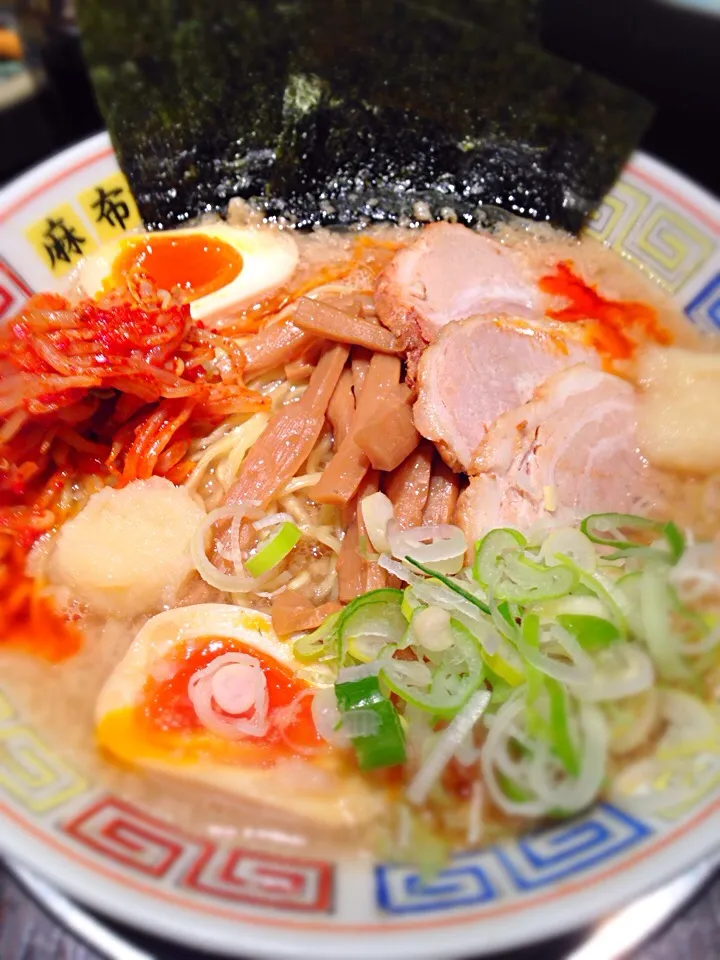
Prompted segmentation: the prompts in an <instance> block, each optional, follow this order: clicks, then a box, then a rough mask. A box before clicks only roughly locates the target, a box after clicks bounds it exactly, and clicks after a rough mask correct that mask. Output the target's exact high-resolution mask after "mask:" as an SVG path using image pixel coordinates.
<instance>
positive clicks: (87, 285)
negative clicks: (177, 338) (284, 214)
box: [78, 223, 298, 320]
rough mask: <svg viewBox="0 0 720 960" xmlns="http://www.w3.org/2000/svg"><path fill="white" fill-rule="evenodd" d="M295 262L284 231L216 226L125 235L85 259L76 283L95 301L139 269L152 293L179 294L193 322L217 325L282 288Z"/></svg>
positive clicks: (291, 243) (294, 246) (293, 249)
mask: <svg viewBox="0 0 720 960" xmlns="http://www.w3.org/2000/svg"><path fill="white" fill-rule="evenodd" d="M297 262H298V248H297V244H296V243H295V240H294V239H293V238H292V237H291V236H289V234H288V233H287V232H286V231H281V230H279V229H273V228H269V227H266V228H257V229H251V228H241V227H231V226H229V225H228V224H226V223H217V224H207V225H204V226H198V227H188V228H187V229H183V230H169V231H167V232H158V233H135V234H128V235H127V236H124V237H121V238H120V239H118V240H115V241H113V242H112V243H107V244H105V245H104V246H102V247H101V248H100V249H99V250H98V251H97V252H96V253H94V254H93V255H92V256H89V257H88V258H87V260H86V261H85V262H84V263H83V264H82V266H81V267H80V272H79V277H78V279H79V282H80V284H81V286H82V287H83V289H84V290H85V292H86V293H87V294H88V295H89V296H91V297H96V296H98V295H99V294H102V293H105V292H107V291H109V290H112V289H113V288H114V287H117V286H119V285H121V284H122V283H123V280H124V278H125V277H126V276H127V275H128V273H130V271H132V270H133V269H136V268H139V269H140V270H142V271H143V272H144V273H145V274H146V275H147V276H148V277H150V278H151V279H152V280H153V281H154V283H155V285H156V286H157V287H158V289H160V290H174V291H176V292H179V293H180V294H181V296H182V297H183V298H184V300H185V301H186V302H189V304H190V313H191V315H192V317H193V318H194V319H195V320H218V319H220V318H222V317H223V316H224V315H227V314H230V313H232V312H233V311H236V310H239V309H242V308H244V307H248V306H251V305H252V304H253V303H255V302H257V301H258V300H259V299H261V298H262V297H263V296H265V295H266V294H267V293H269V292H270V291H272V290H274V289H275V288H276V287H280V286H281V285H282V284H284V283H286V282H287V281H288V280H289V279H290V278H291V277H292V275H293V273H294V272H295V268H296V267H297Z"/></svg>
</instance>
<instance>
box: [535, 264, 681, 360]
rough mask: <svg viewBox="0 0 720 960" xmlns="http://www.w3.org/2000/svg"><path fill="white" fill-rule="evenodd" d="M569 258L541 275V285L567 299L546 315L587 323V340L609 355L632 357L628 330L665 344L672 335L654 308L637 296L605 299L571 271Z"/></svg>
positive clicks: (623, 357) (570, 321)
mask: <svg viewBox="0 0 720 960" xmlns="http://www.w3.org/2000/svg"><path fill="white" fill-rule="evenodd" d="M572 266H573V265H572V263H570V262H569V261H566V262H563V263H558V265H557V267H556V269H555V273H554V274H548V275H547V276H544V277H542V278H541V279H540V289H541V290H542V291H543V292H544V293H549V294H551V295H552V296H557V297H564V298H565V299H566V300H567V301H568V303H567V305H566V306H564V307H561V308H559V309H557V310H548V311H547V315H548V316H549V317H552V319H553V320H560V321H562V322H563V323H577V322H583V321H584V322H588V321H589V323H590V342H591V343H592V345H593V346H594V347H595V348H596V349H597V350H598V351H599V352H600V353H602V354H605V355H606V356H608V357H610V358H612V359H617V360H621V359H627V358H629V357H631V356H632V355H633V353H634V351H635V348H636V346H637V343H636V341H635V340H634V339H633V338H632V336H631V332H632V331H633V330H636V331H637V332H638V333H641V334H642V338H643V339H647V338H650V339H651V340H654V341H655V342H656V343H660V344H663V345H666V344H668V343H671V342H672V337H671V335H670V334H669V333H668V331H667V330H665V329H663V328H662V327H661V326H660V324H659V322H658V318H657V313H656V312H655V310H654V309H653V308H652V307H650V306H649V305H648V304H646V303H640V302H639V301H636V300H608V299H607V298H606V297H603V296H601V295H600V294H599V293H598V292H597V289H596V288H595V287H592V286H590V284H588V283H586V282H585V281H584V280H583V279H582V278H581V277H579V276H577V274H575V273H573V269H572Z"/></svg>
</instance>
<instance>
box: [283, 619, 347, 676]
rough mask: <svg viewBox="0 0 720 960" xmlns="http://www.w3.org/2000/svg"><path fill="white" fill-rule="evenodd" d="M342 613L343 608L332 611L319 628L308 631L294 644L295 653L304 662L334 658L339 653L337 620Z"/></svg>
mask: <svg viewBox="0 0 720 960" xmlns="http://www.w3.org/2000/svg"><path fill="white" fill-rule="evenodd" d="M341 614H342V611H341V610H338V612H337V613H331V614H330V616H329V617H326V618H325V620H324V621H323V622H322V623H321V624H320V626H319V627H318V628H317V630H313V632H312V633H306V634H305V636H303V637H298V639H297V640H296V641H295V643H294V644H293V653H294V655H295V657H296V658H297V659H298V660H301V661H302V662H303V663H314V662H315V661H317V660H329V659H334V657H335V656H336V654H337V629H336V627H337V622H338V620H339V619H340V616H341Z"/></svg>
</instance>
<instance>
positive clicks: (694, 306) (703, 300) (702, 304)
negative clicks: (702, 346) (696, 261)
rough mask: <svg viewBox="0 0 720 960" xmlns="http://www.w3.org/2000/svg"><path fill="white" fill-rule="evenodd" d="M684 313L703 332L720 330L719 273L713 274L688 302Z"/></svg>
mask: <svg viewBox="0 0 720 960" xmlns="http://www.w3.org/2000/svg"><path fill="white" fill-rule="evenodd" d="M685 313H686V314H687V316H688V317H689V318H690V319H691V320H692V322H693V323H694V324H696V326H698V327H700V328H701V329H703V330H708V331H713V332H717V331H718V330H720V273H717V274H715V276H714V277H712V279H711V280H709V281H708V283H706V284H705V286H704V287H703V288H702V290H701V291H700V292H699V293H698V294H697V295H696V296H695V297H694V298H693V299H692V300H691V301H690V303H689V304H688V305H687V306H686V307H685Z"/></svg>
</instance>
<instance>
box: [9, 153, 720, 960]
mask: <svg viewBox="0 0 720 960" xmlns="http://www.w3.org/2000/svg"><path fill="white" fill-rule="evenodd" d="M139 222H140V221H139V216H138V214H137V211H136V209H135V205H134V202H133V200H132V196H131V194H130V192H129V190H128V187H127V183H126V182H125V180H124V177H123V175H122V173H121V172H120V170H119V168H118V165H117V162H116V160H115V157H114V155H113V151H112V148H111V145H110V142H109V139H108V137H107V136H106V135H105V134H100V135H98V136H96V137H93V138H91V139H89V140H87V141H85V142H83V143H81V144H79V145H77V146H75V147H73V148H71V149H70V150H67V151H65V152H64V153H62V154H60V155H58V156H56V157H54V158H53V159H51V160H49V161H47V162H46V163H44V164H42V165H40V166H39V167H37V168H36V169H34V170H33V171H31V172H30V173H28V174H27V175H25V176H24V177H22V178H21V179H20V180H18V181H16V182H15V183H13V184H11V185H10V186H8V187H6V188H5V189H4V190H2V191H1V192H0V318H3V319H5V318H7V317H9V316H11V315H13V314H14V313H15V312H16V311H17V310H18V309H19V308H20V306H21V305H22V304H23V302H24V301H25V300H26V299H27V298H28V297H29V296H30V295H31V294H32V293H33V292H35V291H39V290H45V289H49V288H53V287H57V286H59V285H60V284H62V282H63V278H65V277H66V276H68V275H69V274H70V273H71V271H72V270H73V268H74V266H75V265H76V263H77V262H78V261H79V260H80V259H81V258H82V257H84V256H86V255H88V254H91V253H92V252H93V251H94V250H96V249H97V248H98V247H100V245H101V244H103V243H105V242H107V241H109V240H113V239H115V238H117V237H119V236H121V235H122V234H123V233H124V232H125V231H127V230H130V229H132V228H133V227H136V226H137V225H138V224H139ZM587 231H588V232H589V233H590V234H591V235H592V236H593V237H595V238H597V239H598V240H600V241H601V242H602V243H604V244H606V245H607V246H608V247H610V248H611V249H613V250H614V251H615V252H617V253H618V254H620V255H621V256H622V257H623V258H625V259H626V260H627V261H629V262H631V263H632V264H633V265H635V266H636V267H637V268H639V269H640V270H642V271H643V272H644V273H645V274H646V275H647V276H649V277H650V278H651V279H652V281H653V282H655V283H656V284H658V285H659V286H660V287H661V288H662V289H663V290H664V291H665V292H666V293H667V294H669V295H670V296H671V297H672V298H673V300H674V302H675V303H676V304H677V305H678V306H679V307H680V308H681V309H682V310H683V311H684V313H685V315H686V317H687V318H688V320H689V322H690V323H692V324H694V325H695V326H696V327H697V328H698V329H700V330H702V331H704V332H706V333H710V334H712V333H716V332H720V203H718V202H717V201H716V200H714V199H713V198H712V197H710V196H709V195H707V194H706V193H704V192H703V191H702V190H700V189H699V188H698V187H696V186H694V185H693V184H692V183H690V182H689V181H687V180H686V179H684V178H683V177H682V176H680V175H678V174H677V173H675V172H673V171H672V170H670V169H668V168H667V167H665V166H664V165H662V164H660V163H658V162H657V161H656V160H653V159H652V158H650V157H648V156H645V155H643V154H635V155H634V156H633V158H632V159H631V161H630V163H629V164H628V165H627V167H626V169H625V170H624V172H623V174H622V176H621V178H620V179H619V181H618V182H617V183H616V184H615V186H614V187H613V189H612V191H611V192H610V193H609V194H608V196H607V197H606V198H605V200H604V202H603V204H602V205H601V207H600V209H599V210H598V211H597V212H596V214H595V216H594V217H593V219H592V220H591V222H590V223H589V224H588V226H587ZM714 763H715V766H714V767H712V765H710V766H709V767H708V768H707V770H706V772H705V774H704V776H703V783H702V789H700V790H698V791H697V792H696V794H695V795H694V796H693V798H692V801H691V802H689V803H687V804H684V805H681V808H680V809H675V810H674V811H673V814H672V817H659V816H658V817H644V816H639V815H638V814H637V813H632V812H630V811H629V810H625V809H622V808H621V807H620V806H616V805H614V804H612V803H607V802H603V803H599V804H597V805H596V806H594V807H593V808H592V809H590V810H589V811H587V812H586V813H584V814H582V815H580V816H577V817H575V818H573V819H572V820H570V821H564V822H560V823H557V824H554V825H551V826H548V827H544V828H542V829H537V830H534V831H532V832H529V833H525V834H524V835H522V836H521V837H519V838H518V839H513V840H507V841H502V842H496V843H492V844H491V845H481V846H480V847H479V848H478V849H472V850H468V851H466V852H459V853H456V854H455V855H454V856H453V857H452V859H451V860H450V861H449V862H448V863H446V864H445V866H443V867H442V868H441V869H440V870H439V871H438V872H436V873H435V874H434V875H432V876H430V877H428V876H426V875H425V874H424V873H423V871H422V870H420V869H419V868H418V867H417V866H416V865H413V864H407V863H400V862H391V861H382V860H377V861H375V860H372V859H370V858H368V859H366V860H358V859H353V860H348V859H345V858H344V857H343V856H342V855H340V854H334V853H333V851H332V849H331V848H328V846H327V845H325V846H322V847H318V848H317V849H315V848H314V847H313V846H311V845H305V844H303V843H302V841H301V840H298V841H297V843H295V845H293V843H292V842H291V840H292V838H289V841H288V842H286V843H285V845H284V847H283V846H282V845H279V844H278V843H277V842H276V841H277V838H272V837H268V838H267V843H264V841H263V837H262V836H255V837H253V839H252V842H248V843H247V844H246V845H244V844H243V842H242V839H238V838H237V837H233V838H230V839H228V838H225V837H223V836H222V835H219V836H212V835H210V836H208V835H205V834H203V835H200V834H197V835H195V834H193V832H192V830H191V829H188V828H187V826H185V827H183V828H182V829H181V828H179V827H178V826H175V825H173V823H172V822H170V821H165V820H161V819H159V818H158V817H157V816H156V815H155V814H154V813H151V812H150V811H149V810H148V809H145V808H144V807H143V805H142V804H141V803H137V802H129V801H128V799H127V798H125V797H124V796H122V795H121V794H116V793H114V792H113V791H112V790H109V789H108V786H107V784H105V783H104V782H99V781H98V782H96V781H95V780H94V778H93V777H92V776H88V774H87V771H86V770H84V769H80V768H78V767H77V765H76V764H75V762H74V759H73V757H72V755H71V753H70V751H64V749H63V744H62V739H61V740H60V741H57V740H55V739H53V738H52V737H51V736H50V731H48V730H45V729H38V728H36V726H35V724H34V722H33V720H32V717H31V716H30V715H29V713H28V712H27V711H26V710H25V709H24V708H23V707H22V706H21V704H20V702H19V700H18V699H17V698H16V696H15V695H14V691H13V686H12V684H11V683H9V682H8V681H7V678H6V679H5V680H3V677H2V676H0V849H2V851H3V852H4V853H6V854H7V855H9V856H12V857H14V858H16V859H17V860H20V861H22V862H24V863H25V864H27V865H28V866H30V867H31V868H33V869H34V870H35V871H37V872H38V873H39V874H41V875H42V876H43V877H45V878H47V879H48V880H50V881H51V882H53V883H54V884H57V885H58V886H59V887H61V888H62V889H63V890H65V891H67V892H68V893H69V894H70V895H71V896H73V897H75V898H77V899H78V900H79V901H81V902H83V903H85V904H87V905H88V906H90V907H92V908H93V909H96V910H98V911H99V912H100V913H103V914H105V915H107V916H109V917H113V918H115V919H118V920H122V921H123V922H124V923H127V924H130V925H133V926H135V927H137V928H138V929H142V930H146V931H151V932H152V933H154V934H156V935H161V936H163V937H166V938H168V939H169V940H177V941H178V942H182V943H183V944H191V945H194V946H197V947H198V948H202V949H205V950H211V951H217V952H222V953H224V954H226V955H229V956H244V955H245V956H249V955H251V956H257V957H264V956H268V957H270V956H272V957H277V956H287V957H298V958H299V957H310V956H312V957H314V958H317V957H327V958H336V957H340V956H342V957H344V958H347V960H351V958H365V957H367V956H382V957H397V958H401V957H407V958H410V957H412V958H425V957H427V958H432V957H444V958H447V957H451V956H465V955H471V954H472V955H474V956H479V955H485V954H489V953H493V952H495V951H498V950H504V949H509V948H512V947H516V946H519V945H521V944H524V943H527V942H530V941H534V940H540V939H543V938H546V937H550V936H553V935H557V934H561V933H564V932H567V931H569V930H571V929H574V928H576V927H579V926H580V925H583V924H586V923H589V922H592V921H594V920H596V919H598V918H599V917H601V916H603V915H606V914H608V913H610V912H612V911H613V910H614V909H616V908H618V907H619V906H620V905H623V904H627V903H628V902H629V901H631V900H632V899H633V898H636V897H638V896H639V895H641V894H643V893H645V892H647V891H648V890H650V889H651V888H653V887H655V886H657V885H659V884H661V883H663V882H665V881H667V880H669V879H670V878H671V877H673V876H674V875H676V874H678V873H680V872H682V871H683V870H686V869H688V868H689V867H691V866H692V865H693V864H694V863H696V862H697V861H699V860H700V859H702V858H703V857H704V856H706V855H707V854H708V853H709V852H710V851H711V850H712V848H713V847H714V846H720V754H717V755H716V758H715V761H714Z"/></svg>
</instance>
